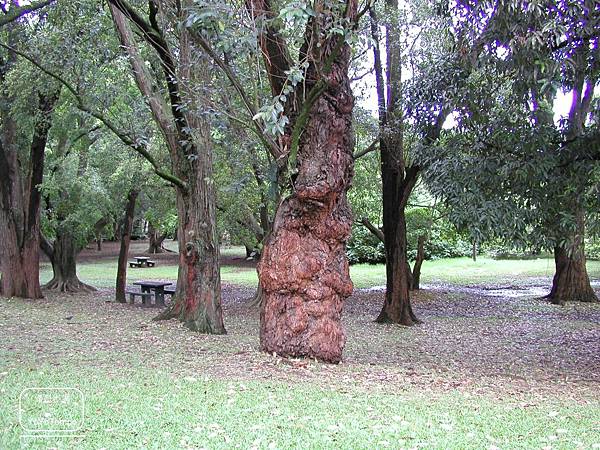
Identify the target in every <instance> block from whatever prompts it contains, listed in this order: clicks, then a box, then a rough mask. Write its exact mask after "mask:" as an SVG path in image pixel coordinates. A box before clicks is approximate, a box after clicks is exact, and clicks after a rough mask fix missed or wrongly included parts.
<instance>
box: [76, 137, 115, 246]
mask: <svg viewBox="0 0 600 450" xmlns="http://www.w3.org/2000/svg"><path fill="white" fill-rule="evenodd" d="M90 145H91V144H90ZM84 154H85V153H84ZM82 159H83V158H82ZM80 164H81V160H80ZM106 225H108V218H106V217H103V218H101V219H100V220H98V222H96V223H95V224H94V238H95V240H96V250H97V251H99V252H101V251H102V231H103V230H104V228H105V227H106Z"/></svg>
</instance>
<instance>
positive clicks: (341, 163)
mask: <svg viewBox="0 0 600 450" xmlns="http://www.w3.org/2000/svg"><path fill="white" fill-rule="evenodd" d="M253 8H254V13H255V14H258V15H262V14H271V11H270V6H269V5H268V3H267V2H262V1H255V2H253ZM356 13H357V4H356V2H355V1H354V0H350V1H349V2H348V3H347V4H346V17H347V18H348V19H349V21H350V22H353V21H354V19H355V17H356ZM327 19H329V20H333V19H334V17H332V16H331V15H328V14H327V13H325V12H322V13H320V14H319V16H318V17H316V18H315V19H314V20H315V22H316V23H314V24H312V25H313V26H314V27H317V28H318V27H319V26H321V27H326V26H327ZM307 29H308V31H307V36H306V40H305V45H304V47H303V49H304V50H303V51H305V52H307V54H311V57H310V58H309V60H310V65H309V67H308V69H307V75H306V93H307V94H306V98H309V99H312V100H310V101H309V100H305V102H309V103H304V104H303V106H302V108H301V109H300V110H299V111H292V114H291V120H290V122H291V126H289V127H288V128H287V130H286V134H285V136H284V138H283V139H284V141H285V142H287V143H288V144H289V147H288V149H291V152H294V151H295V148H296V149H297V174H296V175H295V178H294V180H293V190H292V193H291V194H290V195H289V196H288V197H287V198H285V199H284V200H283V201H282V202H281V203H280V205H279V207H278V208H277V212H276V214H275V219H274V223H273V227H272V231H271V233H270V235H269V236H268V238H267V240H266V242H265V246H264V249H263V253H262V255H261V260H260V262H259V279H260V284H261V287H262V289H263V294H264V295H263V301H262V306H261V313H260V346H261V349H262V350H263V351H266V352H269V353H277V354H279V355H283V356H294V357H303V356H305V357H313V358H316V359H319V360H322V361H327V362H339V361H340V360H341V357H342V350H343V347H344V343H345V339H346V338H345V334H344V330H343V328H342V324H341V314H342V308H343V302H344V299H345V298H347V297H348V296H349V295H350V294H351V293H352V282H351V281H350V276H349V270H348V261H347V259H346V254H345V247H346V241H347V239H348V237H349V235H350V229H351V223H352V216H351V212H350V208H349V205H348V200H347V197H346V192H347V190H348V188H349V187H350V183H351V181H352V175H353V158H352V149H353V144H354V136H353V131H352V109H353V106H354V98H353V96H352V91H351V88H350V80H349V77H348V67H349V61H350V48H349V47H348V45H346V44H345V43H343V42H341V41H340V40H338V37H337V35H335V34H334V35H331V36H330V37H326V38H324V39H323V38H322V37H320V38H321V39H322V40H321V42H320V44H321V45H320V47H319V50H318V51H316V49H315V47H311V46H312V45H315V43H314V42H312V41H311V39H312V38H315V36H314V35H313V34H312V30H313V28H312V27H311V26H309V27H307ZM271 31H273V30H266V31H265V32H264V34H263V35H261V36H260V37H259V40H260V43H261V47H262V48H263V53H264V55H265V63H266V65H267V67H268V72H269V75H270V78H271V83H272V86H273V87H274V91H277V86H278V83H282V82H284V81H285V75H284V78H283V79H281V80H279V81H277V74H278V73H280V72H282V73H283V72H284V71H285V70H287V67H286V62H285V61H284V62H281V60H282V53H281V52H282V49H283V48H285V47H284V43H282V42H281V39H280V37H277V36H274V35H273V34H272V33H271ZM323 34H326V33H323ZM321 52H322V53H321ZM284 53H286V52H284ZM318 53H321V54H320V57H317V58H315V59H312V58H313V57H315V55H316V54H318ZM328 59H330V60H331V62H330V67H327V65H328V64H327V63H326V60H328ZM278 61H279V62H278ZM275 65H276V67H274V66H275ZM318 91H320V92H318ZM313 95H315V96H314V97H313ZM300 98H302V97H301V96H300V95H299V96H298V97H297V100H299V99H300ZM298 127H300V128H298ZM300 131H301V132H302V133H301V136H300V135H299V134H298V132H300ZM298 138H299V140H298V141H296V142H295V139H298ZM296 144H297V147H294V146H295V145H296ZM290 164H291V165H292V168H294V157H290Z"/></svg>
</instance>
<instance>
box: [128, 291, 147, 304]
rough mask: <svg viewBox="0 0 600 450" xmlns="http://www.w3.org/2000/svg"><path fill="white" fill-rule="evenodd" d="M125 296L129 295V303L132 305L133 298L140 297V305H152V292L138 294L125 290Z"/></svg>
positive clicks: (137, 292)
mask: <svg viewBox="0 0 600 450" xmlns="http://www.w3.org/2000/svg"><path fill="white" fill-rule="evenodd" d="M125 293H126V294H129V303H131V304H134V303H135V298H136V297H140V298H141V299H142V305H144V306H150V305H151V304H152V296H153V295H154V294H152V292H139V291H133V290H126V291H125Z"/></svg>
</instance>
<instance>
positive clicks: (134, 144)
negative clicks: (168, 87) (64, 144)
mask: <svg viewBox="0 0 600 450" xmlns="http://www.w3.org/2000/svg"><path fill="white" fill-rule="evenodd" d="M0 47H4V48H6V49H7V50H10V51H12V52H14V53H15V54H17V55H19V56H21V57H22V58H24V59H26V60H27V61H29V62H30V63H31V64H33V65H34V66H35V67H37V68H38V69H39V70H41V71H42V72H44V73H45V74H46V75H48V76H50V77H52V78H54V79H55V80H57V81H58V82H59V83H61V84H62V85H63V86H64V87H65V88H67V90H68V91H69V92H70V93H71V94H72V95H73V97H75V99H76V100H77V108H78V109H80V110H81V111H83V112H85V113H87V114H89V115H90V116H92V117H94V118H96V119H98V120H99V121H100V122H102V124H104V126H105V127H106V128H108V129H109V130H110V131H112V132H113V133H114V134H115V135H116V136H117V137H118V138H119V139H120V140H121V142H123V143H124V144H125V145H127V146H128V147H130V148H132V149H133V150H135V151H136V152H137V153H139V154H140V155H142V156H143V157H144V158H145V159H146V161H148V162H149V163H150V165H151V166H152V168H153V170H154V173H155V174H156V175H158V176H159V177H161V178H162V179H164V180H167V181H168V182H169V183H172V184H173V185H175V186H177V187H179V188H180V189H181V190H183V191H187V189H188V187H187V184H186V183H185V182H184V181H183V180H180V179H179V178H177V177H176V176H174V175H172V174H170V173H168V172H164V171H163V170H161V169H160V167H159V165H158V163H157V162H156V160H155V159H154V157H153V156H152V155H151V154H150V153H149V152H148V150H147V149H146V147H145V145H143V144H142V143H140V142H138V141H135V140H134V139H132V138H131V137H130V136H129V135H128V134H127V133H125V132H124V131H122V130H120V129H119V128H118V127H117V126H116V125H115V124H114V123H113V122H112V121H111V120H110V119H108V118H107V117H106V116H104V115H103V114H101V113H99V112H97V111H94V110H92V109H91V108H90V107H89V106H88V105H86V103H85V102H84V100H83V97H82V96H81V95H80V94H79V92H78V91H77V90H76V89H75V88H74V87H73V85H71V84H70V83H69V82H68V81H66V80H65V79H64V78H62V77H61V76H60V75H58V74H56V73H54V72H52V71H50V70H49V69H47V68H46V67H44V66H42V65H41V64H40V63H39V62H37V61H36V60H35V59H33V58H32V57H31V56H29V55H27V54H25V53H23V52H21V51H19V50H17V49H15V48H13V47H11V46H9V45H6V44H3V43H1V42H0Z"/></svg>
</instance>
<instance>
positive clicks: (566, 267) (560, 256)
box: [547, 247, 598, 305]
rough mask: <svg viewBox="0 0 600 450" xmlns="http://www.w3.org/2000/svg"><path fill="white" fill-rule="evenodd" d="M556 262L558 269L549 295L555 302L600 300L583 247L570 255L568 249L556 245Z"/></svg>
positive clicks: (557, 303) (558, 303) (556, 303)
mask: <svg viewBox="0 0 600 450" xmlns="http://www.w3.org/2000/svg"><path fill="white" fill-rule="evenodd" d="M554 263H555V266H556V271H555V273H554V278H553V280H552V290H551V291H550V294H548V295H547V298H548V299H549V300H550V301H551V302H552V303H553V304H555V305H564V304H565V303H566V302H597V301H598V297H597V296H596V293H595V292H594V290H593V289H592V286H591V285H590V278H589V276H588V273H587V268H586V265H585V254H584V252H583V249H578V250H576V251H572V252H571V255H570V256H569V252H567V250H566V249H564V248H562V247H554Z"/></svg>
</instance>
